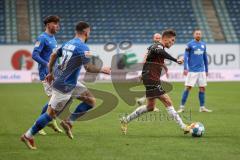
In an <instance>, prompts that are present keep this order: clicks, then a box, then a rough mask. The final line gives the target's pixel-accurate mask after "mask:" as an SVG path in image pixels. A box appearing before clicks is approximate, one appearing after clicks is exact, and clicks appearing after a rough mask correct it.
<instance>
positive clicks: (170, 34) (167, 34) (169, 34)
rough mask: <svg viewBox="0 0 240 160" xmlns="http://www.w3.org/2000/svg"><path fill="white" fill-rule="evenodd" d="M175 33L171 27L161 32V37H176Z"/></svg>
mask: <svg viewBox="0 0 240 160" xmlns="http://www.w3.org/2000/svg"><path fill="white" fill-rule="evenodd" d="M176 36H177V34H176V32H175V31H174V30H173V29H167V30H164V31H163V32H162V37H176Z"/></svg>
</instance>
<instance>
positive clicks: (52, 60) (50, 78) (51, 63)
mask: <svg viewBox="0 0 240 160" xmlns="http://www.w3.org/2000/svg"><path fill="white" fill-rule="evenodd" d="M61 56H62V48H60V49H58V50H57V51H56V52H53V53H52V54H51V56H50V60H49V63H48V71H49V73H48V75H47V76H46V78H45V80H46V81H47V82H48V83H49V84H50V83H51V82H52V81H53V80H54V77H53V66H54V64H55V63H56V61H57V58H58V57H61Z"/></svg>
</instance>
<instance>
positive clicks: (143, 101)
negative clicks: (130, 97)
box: [136, 96, 159, 112]
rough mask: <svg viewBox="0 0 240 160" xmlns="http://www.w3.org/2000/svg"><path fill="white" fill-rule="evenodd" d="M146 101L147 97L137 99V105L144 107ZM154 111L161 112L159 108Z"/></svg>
mask: <svg viewBox="0 0 240 160" xmlns="http://www.w3.org/2000/svg"><path fill="white" fill-rule="evenodd" d="M146 101H147V98H146V96H143V97H141V98H137V99H136V102H137V105H138V106H142V105H144V104H145V103H146ZM153 111H154V112H159V109H158V108H157V106H155V107H154V109H153Z"/></svg>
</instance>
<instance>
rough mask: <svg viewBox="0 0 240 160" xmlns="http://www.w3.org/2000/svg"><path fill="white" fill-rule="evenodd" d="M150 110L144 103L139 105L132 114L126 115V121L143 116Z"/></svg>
mask: <svg viewBox="0 0 240 160" xmlns="http://www.w3.org/2000/svg"><path fill="white" fill-rule="evenodd" d="M146 112H148V109H147V106H146V105H142V106H140V107H138V108H137V109H136V110H135V111H133V112H132V113H131V114H129V115H128V116H127V117H126V121H127V123H128V122H130V121H132V120H134V119H135V118H137V117H139V116H141V115H142V114H144V113H146Z"/></svg>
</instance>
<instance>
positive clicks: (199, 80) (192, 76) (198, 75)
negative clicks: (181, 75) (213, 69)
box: [185, 72, 207, 87]
mask: <svg viewBox="0 0 240 160" xmlns="http://www.w3.org/2000/svg"><path fill="white" fill-rule="evenodd" d="M195 84H196V85H197V86H199V87H205V86H207V76H206V72H188V74H187V77H186V80H185V86H191V87H194V86H195Z"/></svg>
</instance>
